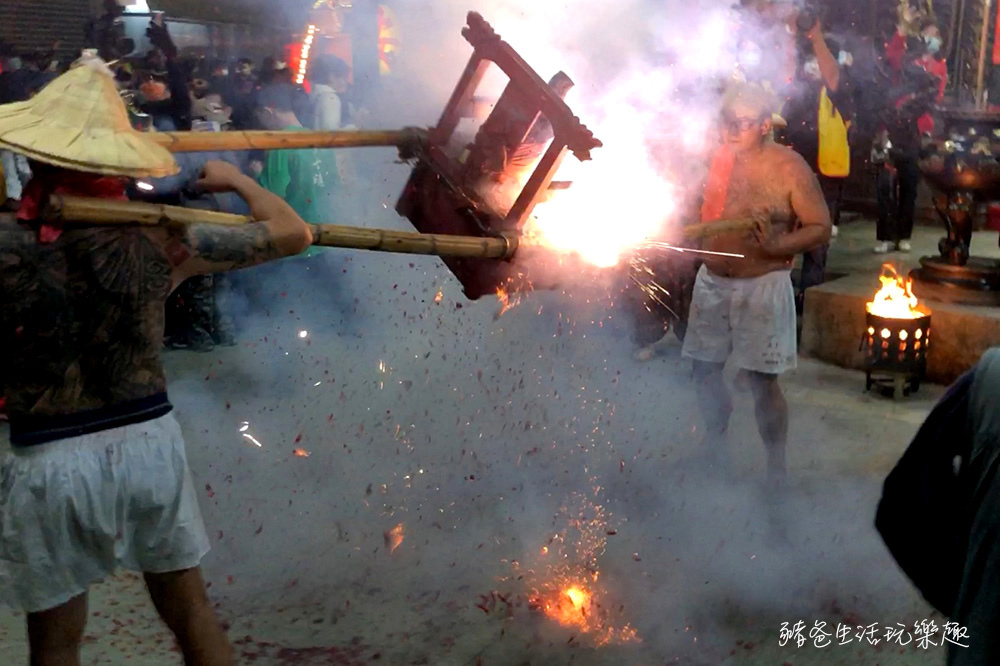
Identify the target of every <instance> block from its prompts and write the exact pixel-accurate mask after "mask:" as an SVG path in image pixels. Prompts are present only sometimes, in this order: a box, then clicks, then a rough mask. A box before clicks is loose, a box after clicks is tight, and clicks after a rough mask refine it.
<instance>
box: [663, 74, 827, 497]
mask: <svg viewBox="0 0 1000 666" xmlns="http://www.w3.org/2000/svg"><path fill="white" fill-rule="evenodd" d="M773 110H774V103H773V101H772V98H771V96H770V95H769V94H768V93H766V92H765V91H764V90H762V89H760V88H758V87H756V86H752V85H747V84H740V85H736V86H733V87H732V88H731V89H730V90H729V91H728V93H727V94H726V97H725V99H724V102H723V110H722V134H723V139H724V144H723V146H722V147H721V149H720V150H721V152H720V154H719V155H718V156H717V157H716V159H715V161H714V162H713V171H721V172H722V174H721V178H718V177H717V178H716V179H715V181H714V185H715V186H716V187H714V189H710V188H712V187H713V178H712V176H710V179H709V186H708V187H706V193H705V194H706V206H705V208H703V210H702V217H703V218H707V219H705V220H704V221H709V219H711V218H716V219H717V218H722V219H735V218H746V217H753V218H757V220H758V222H757V228H756V229H755V230H754V233H753V234H731V235H726V236H720V237H717V238H714V239H712V240H711V241H710V242H709V243H708V245H707V247H706V248H705V249H707V250H712V251H716V252H727V253H734V254H741V255H744V257H745V258H742V259H736V258H723V257H712V258H710V259H707V260H706V261H705V264H704V266H702V268H701V270H700V271H699V273H698V278H697V282H696V284H695V289H694V297H693V300H692V304H691V312H690V317H689V321H688V328H687V335H686V336H685V339H684V350H683V355H684V356H685V357H686V358H690V359H692V360H693V361H694V369H695V379H696V382H697V385H698V399H699V403H700V406H701V409H702V412H703V415H704V418H705V423H706V426H707V429H708V442H709V445H710V446H713V447H717V449H716V450H715V451H714V453H716V454H721V455H723V456H724V453H725V447H726V442H725V439H726V431H727V429H728V425H729V417H730V414H731V413H732V409H733V405H732V397H731V396H730V393H729V390H728V389H727V388H726V385H725V382H724V381H723V368H724V366H725V364H726V361H727V360H728V359H730V358H732V360H733V362H734V363H735V364H737V365H738V367H739V368H740V369H741V370H742V371H745V373H746V374H747V376H748V377H749V383H750V387H751V390H752V392H753V399H754V405H755V407H756V416H757V427H758V430H759V431H760V435H761V438H762V439H763V440H764V446H765V448H766V451H767V470H768V479H769V481H771V482H773V483H776V484H780V483H781V482H782V481H783V480H784V477H785V473H786V469H785V446H786V442H787V439H788V404H787V403H786V402H785V397H784V394H783V393H782V391H781V386H780V385H779V384H778V377H779V376H780V375H781V374H782V373H784V372H786V371H787V370H791V369H792V368H794V367H795V363H796V320H795V295H794V293H793V289H792V283H791V279H790V271H791V268H792V261H793V259H794V257H795V256H796V255H799V254H802V253H803V252H806V251H809V250H811V249H813V248H816V247H820V246H821V245H823V244H825V243H827V242H829V239H830V233H831V222H830V212H829V210H828V209H827V206H826V202H825V200H824V199H823V191H822V189H821V188H820V185H819V182H818V181H817V180H816V176H815V175H814V174H813V171H812V169H810V168H809V165H808V164H806V162H805V160H803V159H802V157H800V156H799V155H798V154H797V153H795V152H794V151H793V150H791V149H790V148H786V147H784V146H780V145H778V144H776V143H774V142H773V141H772V140H771V138H770V137H771V114H772V112H773ZM727 175H728V178H727V177H726V176H727ZM710 197H715V201H714V207H713V205H712V204H713V202H710V201H709V198H710Z"/></svg>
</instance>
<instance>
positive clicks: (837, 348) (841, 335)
mask: <svg viewBox="0 0 1000 666" xmlns="http://www.w3.org/2000/svg"><path fill="white" fill-rule="evenodd" d="M877 288H878V274H877V273H871V272H866V273H855V274H853V275H849V276H847V277H843V278H840V279H838V280H834V281H832V282H828V283H827V284H825V285H821V286H819V287H814V288H813V289H810V290H809V291H808V292H807V295H806V304H805V312H804V315H803V319H802V342H801V344H800V350H801V353H802V354H803V355H805V356H809V357H812V358H816V359H819V360H822V361H826V362H828V363H833V364H836V365H839V366H841V367H845V368H856V369H859V370H860V369H863V367H864V364H863V360H864V356H863V353H862V351H861V336H862V334H863V332H864V331H865V328H866V324H865V304H866V303H867V302H868V301H870V300H871V298H872V295H873V294H874V293H875V290H876V289H877ZM921 305H922V306H923V307H925V308H928V309H930V311H931V315H932V316H931V331H932V338H931V348H930V351H929V352H928V355H927V379H928V380H929V381H932V382H938V383H941V384H950V383H951V382H952V381H954V380H955V379H956V378H958V377H959V376H960V375H961V374H962V373H964V372H965V371H966V370H968V369H969V368H970V367H972V366H973V365H974V364H975V363H976V361H978V360H979V357H980V356H982V354H983V352H985V351H986V350H987V349H989V348H990V347H994V346H1000V308H998V307H982V306H971V305H953V304H949V303H939V302H936V301H930V300H928V301H924V300H921ZM858 381H859V383H860V384H861V385H862V386H863V382H864V378H863V377H859V379H858Z"/></svg>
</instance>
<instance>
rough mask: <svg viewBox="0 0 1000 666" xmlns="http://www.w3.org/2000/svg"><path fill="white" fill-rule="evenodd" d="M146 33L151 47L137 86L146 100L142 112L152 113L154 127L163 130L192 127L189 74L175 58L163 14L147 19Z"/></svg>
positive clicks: (171, 40)
mask: <svg viewBox="0 0 1000 666" xmlns="http://www.w3.org/2000/svg"><path fill="white" fill-rule="evenodd" d="M146 34H147V35H148V36H149V39H150V41H151V42H152V43H153V47H154V48H153V49H152V50H150V52H149V53H148V54H147V55H146V67H147V69H148V72H149V73H148V75H147V78H146V81H145V83H143V85H142V86H141V88H140V90H141V91H142V93H143V97H145V102H144V103H143V104H142V105H141V106H140V109H141V110H142V112H143V113H147V114H149V115H150V116H152V117H153V122H154V125H155V126H156V129H158V130H160V131H164V132H169V131H182V132H185V131H189V130H190V129H191V106H192V101H191V92H190V89H191V77H190V75H189V72H187V71H186V70H185V67H184V66H183V64H182V63H181V62H180V60H179V58H178V51H177V46H176V45H175V44H174V41H173V39H172V38H171V37H170V33H169V32H168V31H167V26H166V23H165V22H164V19H163V15H162V14H159V13H158V14H156V15H155V16H154V17H153V19H152V20H150V22H149V27H148V28H147V29H146Z"/></svg>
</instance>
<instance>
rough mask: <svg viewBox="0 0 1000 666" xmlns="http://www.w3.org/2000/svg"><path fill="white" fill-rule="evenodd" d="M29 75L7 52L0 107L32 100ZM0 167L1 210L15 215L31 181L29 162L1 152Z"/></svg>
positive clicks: (8, 151)
mask: <svg viewBox="0 0 1000 666" xmlns="http://www.w3.org/2000/svg"><path fill="white" fill-rule="evenodd" d="M31 76H32V74H31V72H30V71H29V70H28V68H27V67H25V65H24V61H23V60H22V59H21V57H20V56H18V55H17V54H15V53H13V52H11V51H8V52H7V54H6V55H5V57H4V61H3V72H2V73H0V104H12V103H14V102H25V101H27V100H28V98H29V97H30V96H31V94H30V92H29V91H30V89H31ZM0 165H2V168H3V175H4V188H5V192H6V198H5V201H0V205H2V208H3V210H8V211H16V210H17V209H18V208H19V207H20V205H21V194H22V192H23V190H24V186H25V185H26V184H27V182H28V181H29V180H30V179H31V169H30V168H29V166H28V159H27V158H26V157H24V156H23V155H19V154H17V153H15V152H13V151H10V150H3V149H0Z"/></svg>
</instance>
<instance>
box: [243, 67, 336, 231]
mask: <svg viewBox="0 0 1000 666" xmlns="http://www.w3.org/2000/svg"><path fill="white" fill-rule="evenodd" d="M257 104H258V109H257V121H258V124H259V125H260V126H261V127H263V128H264V129H268V130H285V131H302V130H304V129H305V127H303V125H302V123H301V122H300V121H299V118H298V116H296V114H295V109H294V105H295V88H294V87H293V86H291V85H288V84H276V85H270V86H265V87H264V88H262V89H261V91H260V93H258V95H257ZM327 162H328V160H324V155H323V151H319V150H316V149H314V148H305V149H297V150H270V151H268V152H267V154H266V157H265V162H264V165H263V167H262V169H261V172H260V177H259V181H260V184H261V185H262V186H263V187H264V189H266V190H268V191H270V192H273V193H274V194H277V195H278V196H280V197H281V198H282V199H284V200H285V201H287V202H288V203H289V205H291V207H292V208H293V209H295V212H297V213H298V214H299V216H300V217H302V219H304V220H306V221H307V222H321V221H323V218H324V215H323V207H322V202H323V201H324V196H323V195H324V192H325V190H326V189H327V188H328V187H329V186H330V179H331V178H332V177H334V171H335V170H334V169H331V168H330V165H329V164H327Z"/></svg>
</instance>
